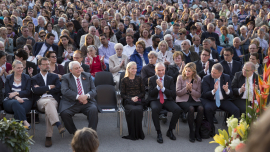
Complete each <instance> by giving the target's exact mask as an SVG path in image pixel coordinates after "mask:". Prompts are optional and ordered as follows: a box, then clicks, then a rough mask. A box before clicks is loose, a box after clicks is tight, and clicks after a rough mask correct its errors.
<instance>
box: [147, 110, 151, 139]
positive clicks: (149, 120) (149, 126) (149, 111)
mask: <svg viewBox="0 0 270 152" xmlns="http://www.w3.org/2000/svg"><path fill="white" fill-rule="evenodd" d="M147 113H148V114H147V116H148V120H147V121H148V127H147V134H148V135H150V134H151V115H152V110H151V109H148V110H147Z"/></svg>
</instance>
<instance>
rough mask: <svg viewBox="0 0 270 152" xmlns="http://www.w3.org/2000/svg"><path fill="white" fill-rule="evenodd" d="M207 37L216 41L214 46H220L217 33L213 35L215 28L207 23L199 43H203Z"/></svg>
mask: <svg viewBox="0 0 270 152" xmlns="http://www.w3.org/2000/svg"><path fill="white" fill-rule="evenodd" d="M208 37H214V38H215V39H216V44H217V45H220V42H219V36H218V34H217V33H215V26H214V24H212V23H209V24H208V25H207V32H203V33H202V36H201V43H202V42H203V41H204V39H207V38H208Z"/></svg>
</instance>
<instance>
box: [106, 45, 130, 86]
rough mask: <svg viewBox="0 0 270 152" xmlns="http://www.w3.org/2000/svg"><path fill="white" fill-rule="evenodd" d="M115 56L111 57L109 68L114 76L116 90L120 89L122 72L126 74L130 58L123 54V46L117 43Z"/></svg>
mask: <svg viewBox="0 0 270 152" xmlns="http://www.w3.org/2000/svg"><path fill="white" fill-rule="evenodd" d="M114 49H115V52H116V54H115V55H112V56H110V58H109V68H110V72H111V73H112V75H113V79H114V81H116V89H118V88H119V79H120V75H121V73H122V72H125V70H126V66H127V64H128V57H127V56H126V55H124V54H122V52H123V45H122V44H121V43H117V44H115V46H114Z"/></svg>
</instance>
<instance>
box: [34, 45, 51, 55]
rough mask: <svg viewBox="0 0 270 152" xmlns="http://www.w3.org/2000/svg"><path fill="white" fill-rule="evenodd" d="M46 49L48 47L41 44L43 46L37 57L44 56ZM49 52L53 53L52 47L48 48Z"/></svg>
mask: <svg viewBox="0 0 270 152" xmlns="http://www.w3.org/2000/svg"><path fill="white" fill-rule="evenodd" d="M47 48H48V47H47V46H46V45H45V43H43V45H42V47H41V49H40V51H39V52H38V54H37V56H38V55H40V56H42V57H43V56H44V54H45V52H46V50H47ZM49 51H53V48H52V46H51V47H50V49H49Z"/></svg>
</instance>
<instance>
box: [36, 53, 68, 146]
mask: <svg viewBox="0 0 270 152" xmlns="http://www.w3.org/2000/svg"><path fill="white" fill-rule="evenodd" d="M38 67H39V69H40V73H38V74H37V75H35V76H34V77H33V78H32V90H33V92H34V101H36V102H37V108H38V110H39V111H42V112H45V120H46V141H45V146H46V147H50V146H52V139H51V138H52V135H53V126H54V125H55V126H56V127H57V128H58V131H59V133H60V134H62V133H64V132H65V131H66V130H65V128H64V127H62V125H61V122H60V120H59V118H58V112H57V107H58V103H59V101H60V89H61V84H60V81H59V78H58V75H56V74H52V73H49V71H50V64H49V60H48V59H47V58H46V57H43V58H41V59H39V60H38Z"/></svg>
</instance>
